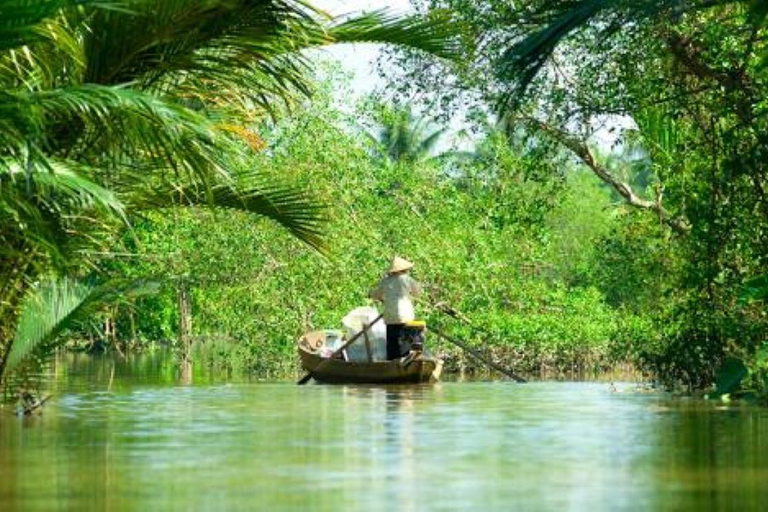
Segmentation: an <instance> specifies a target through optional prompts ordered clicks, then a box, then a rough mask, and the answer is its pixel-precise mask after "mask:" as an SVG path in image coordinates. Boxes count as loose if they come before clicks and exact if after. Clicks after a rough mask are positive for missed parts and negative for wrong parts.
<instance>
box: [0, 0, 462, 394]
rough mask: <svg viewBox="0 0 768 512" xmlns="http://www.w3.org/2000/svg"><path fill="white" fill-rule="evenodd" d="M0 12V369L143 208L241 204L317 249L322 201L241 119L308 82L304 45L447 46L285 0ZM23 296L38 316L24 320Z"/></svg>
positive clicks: (436, 37) (33, 339)
mask: <svg viewBox="0 0 768 512" xmlns="http://www.w3.org/2000/svg"><path fill="white" fill-rule="evenodd" d="M0 12H1V13H2V17H3V19H2V22H0V25H1V27H0V86H2V92H1V93H0V242H2V248H0V251H2V252H0V379H2V378H3V376H4V374H5V372H6V370H7V369H8V367H7V366H6V365H7V364H8V361H9V357H11V356H13V359H12V362H14V363H16V362H18V361H21V359H23V356H25V355H29V354H31V353H32V352H34V349H35V347H39V348H40V350H43V351H45V347H48V348H50V346H49V345H47V342H48V341H50V340H47V339H45V337H46V335H48V336H53V335H55V334H56V333H58V332H60V331H61V330H62V329H63V327H64V326H63V324H62V325H58V324H59V323H61V322H69V320H70V319H71V318H72V317H71V315H70V313H71V311H72V310H73V308H74V309H75V310H77V309H78V306H77V303H79V302H81V301H86V302H89V303H90V301H87V300H86V296H87V294H86V293H85V292H83V293H79V292H77V293H71V292H72V291H73V290H75V291H77V290H79V289H80V287H79V286H78V285H77V284H74V285H72V284H71V283H76V282H77V281H79V280H83V279H88V280H91V281H104V280H105V276H104V274H103V270H104V269H103V268H102V266H101V261H100V260H101V258H102V256H103V255H104V253H109V252H110V250H111V249H113V248H114V247H116V246H117V245H118V241H119V239H120V237H121V236H123V234H124V233H125V232H126V231H127V232H128V233H130V230H131V224H132V223H133V222H134V221H135V219H136V218H139V216H140V215H142V214H150V213H149V212H153V211H159V210H163V209H167V208H176V209H178V208H182V207H187V208H188V207H200V206H205V207H218V208H223V209H227V210H235V211H242V212H247V213H250V214H255V215H259V216H264V217H267V218H270V219H272V220H273V221H276V222H277V223H278V224H280V225H282V226H283V227H284V228H286V229H287V230H288V231H289V232H290V233H291V234H292V235H294V236H296V237H297V238H299V239H301V240H303V241H304V242H306V243H307V244H309V245H311V246H312V247H314V248H315V249H319V250H322V249H323V248H324V241H323V239H322V224H323V222H324V220H325V216H324V214H323V210H324V205H323V204H322V201H320V200H318V198H317V197H313V196H312V195H311V194H310V193H309V192H308V191H307V190H306V189H303V188H299V187H297V186H296V184H293V183H289V182H287V181H286V180H285V179H284V178H283V177H281V176H279V175H277V174H274V173H271V172H269V169H267V168H265V167H264V166H261V167H254V165H253V164H254V161H252V160H249V154H251V153H252V152H254V151H255V150H257V149H258V148H259V147H260V145H261V141H260V140H259V138H258V137H257V136H256V135H255V134H253V133H252V132H250V131H249V130H248V129H247V125H248V124H249V123H252V122H253V120H254V119H260V118H261V119H263V118H265V117H267V115H269V114H274V112H275V111H276V110H277V109H280V108H284V107H286V106H290V105H292V104H295V102H296V100H297V99H299V98H304V97H307V96H308V95H309V94H310V92H311V84H310V82H309V80H308V73H307V71H308V69H309V66H310V60H309V58H308V56H307V55H306V53H305V52H302V50H305V49H307V48H313V47H318V46H324V45H328V44H331V43H337V42H352V41H379V42H390V43H395V44H409V45H412V46H414V47H418V48H421V49H422V50H426V51H428V52H431V53H432V54H434V55H437V56H442V57H450V56H451V55H453V44H452V42H451V40H450V38H448V37H446V34H447V31H446V27H445V25H441V24H440V23H439V22H428V21H425V20H423V19H421V18H403V17H393V16H389V15H387V14H386V13H382V12H378V13H371V14H364V15H361V16H359V17H356V18H346V19H344V20H341V21H339V20H332V19H329V18H328V17H327V15H325V14H323V13H322V12H320V11H316V10H314V9H313V8H311V7H310V6H308V5H306V4H305V3H304V2H294V1H292V0H235V1H229V0H226V1H218V0H213V1H209V2H203V3H201V2H197V1H190V0H126V1H124V2H119V3H112V2H109V3H106V2H99V1H97V0H94V1H77V2H75V1H66V0H62V1H53V0H35V1H29V2H19V1H18V0H2V1H0ZM41 283H43V284H41ZM56 287H58V288H59V289H58V290H56ZM41 290H47V292H46V293H41ZM81 291H82V290H81ZM107 296H108V294H107V295H103V297H107ZM23 308H24V309H26V310H28V311H33V312H37V313H39V314H42V315H43V316H44V319H43V318H41V325H42V326H44V327H45V328H41V329H34V328H33V329H30V328H27V327H26V326H27V325H29V324H28V323H22V324H19V318H20V316H23V315H24V314H25V313H23V312H22V309H23ZM17 325H18V327H19V329H20V330H19V331H18V332H17V333H16V334H15V335H14V334H13V332H14V330H15V329H16V328H17ZM14 346H16V347H23V349H19V348H16V349H14Z"/></svg>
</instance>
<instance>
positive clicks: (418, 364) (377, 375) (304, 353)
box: [298, 337, 443, 384]
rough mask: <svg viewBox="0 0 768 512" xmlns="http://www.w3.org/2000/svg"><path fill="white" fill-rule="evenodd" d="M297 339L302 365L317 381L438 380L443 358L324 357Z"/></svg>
mask: <svg viewBox="0 0 768 512" xmlns="http://www.w3.org/2000/svg"><path fill="white" fill-rule="evenodd" d="M305 339H306V337H305V338H302V340H300V341H299V347H298V349H299V357H300V358H301V366H302V367H303V368H304V369H305V370H306V371H308V372H310V373H312V377H314V379H315V380H317V381H318V382H326V383H329V384H417V383H423V382H435V381H437V380H439V378H440V373H441V372H442V369H443V361H442V360H440V359H437V358H434V357H431V356H427V355H424V354H418V355H416V356H411V357H403V358H401V359H397V360H393V361H373V362H357V361H344V360H342V359H327V358H324V357H321V356H320V355H319V354H318V353H317V351H316V350H312V349H311V348H309V347H308V345H309V344H307V343H306V342H305V341H304V340H305Z"/></svg>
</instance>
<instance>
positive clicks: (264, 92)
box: [0, 0, 768, 394]
mask: <svg viewBox="0 0 768 512" xmlns="http://www.w3.org/2000/svg"><path fill="white" fill-rule="evenodd" d="M11 3H13V2H11ZM33 4H34V2H33ZM192 4H193V3H192V2H188V1H183V0H175V1H170V0H165V1H160V0H156V1H154V2H152V1H137V2H135V5H134V3H132V4H131V5H134V7H135V8H136V9H137V10H138V13H137V12H124V11H122V10H115V9H110V8H108V6H104V5H101V4H99V3H96V2H94V3H93V4H90V3H88V4H86V5H85V6H80V7H72V6H69V4H67V3H66V2H61V3H59V2H43V1H41V2H40V5H39V6H38V7H39V9H38V11H36V13H35V15H34V16H30V17H21V16H20V17H19V19H12V20H11V21H10V22H9V24H7V25H4V27H5V28H3V29H0V52H2V53H0V63H2V66H0V83H2V84H3V85H4V87H5V91H6V92H3V93H2V94H0V112H3V113H4V115H3V117H2V119H0V150H1V152H0V164H1V165H0V184H2V185H3V188H2V189H1V190H0V223H1V224H0V226H1V227H2V232H0V238H1V239H2V241H3V249H2V250H3V251H4V253H3V259H2V260H0V265H1V266H2V268H0V270H1V271H2V272H1V275H2V282H0V299H1V302H0V318H2V320H3V323H2V324H0V342H2V345H0V347H1V349H0V374H2V371H3V368H4V366H5V363H6V361H7V358H8V356H9V355H10V354H12V353H14V351H13V350H12V348H13V345H14V344H17V346H18V347H20V348H17V349H16V353H17V354H22V353H23V354H28V353H30V352H31V351H32V350H33V348H34V346H35V345H36V344H37V343H39V340H41V339H42V338H43V334H44V331H45V332H48V330H49V331H50V332H60V330H61V329H59V328H58V327H56V319H57V318H61V319H65V318H66V317H68V316H69V312H70V311H71V310H73V308H74V309H77V307H78V306H77V304H78V303H79V301H81V300H82V301H85V297H86V295H87V293H86V292H87V289H85V288H83V289H82V290H80V289H79V288H78V286H74V287H69V284H68V283H69V282H70V281H68V279H75V280H78V279H82V278H83V277H84V276H87V275H90V276H91V278H92V279H93V278H94V276H96V277H95V278H96V280H100V281H104V280H107V279H118V280H119V282H122V283H131V282H134V281H135V280H137V279H139V280H140V279H142V278H145V277H148V276H149V277H152V278H154V279H155V280H157V281H158V282H160V283H162V284H163V291H162V292H161V293H159V294H157V295H155V296H152V297H146V298H141V299H139V300H138V302H136V303H135V304H134V305H131V306H130V307H128V306H126V305H125V304H119V305H114V306H112V307H111V309H109V310H106V311H102V312H100V313H98V314H97V315H93V317H92V319H93V320H95V321H96V322H95V324H96V325H100V326H103V332H95V331H94V329H93V328H92V327H88V326H81V327H80V328H79V330H75V331H73V336H72V337H71V338H70V339H71V340H73V341H83V340H87V342H88V343H89V344H91V340H92V339H105V340H106V342H107V344H110V345H112V346H113V347H115V348H118V349H122V348H123V347H130V346H131V344H133V345H136V346H145V345H147V344H149V343H154V342H156V341H159V340H167V341H170V342H172V343H174V344H176V346H177V347H178V348H179V349H180V351H181V352H182V353H183V354H184V356H185V357H187V356H188V355H189V354H188V344H189V342H190V340H193V341H196V344H197V345H198V346H201V347H202V346H207V347H208V349H207V350H206V351H205V352H207V353H208V354H209V355H210V354H211V353H213V354H214V356H215V357H214V359H213V361H214V363H216V364H220V365H222V366H224V367H230V368H232V367H236V366H240V367H243V368H245V369H248V370H251V371H257V372H260V373H262V374H270V373H273V372H278V371H283V370H285V369H288V368H291V367H292V366H293V364H295V363H294V361H295V358H294V357H293V343H294V340H295V339H296V337H297V336H298V335H299V334H300V333H301V332H302V331H303V330H305V329H306V328H309V327H311V326H316V327H331V326H337V325H338V323H339V319H340V317H341V316H343V314H344V313H346V312H347V311H348V310H350V309H352V308H353V307H355V306H358V305H361V304H364V303H366V301H367V299H366V296H367V291H368V290H369V289H370V287H372V286H373V285H374V284H375V282H376V281H377V277H378V276H379V275H380V274H381V271H382V270H383V269H384V267H385V264H386V262H387V261H388V259H389V258H390V257H391V256H392V255H393V254H401V255H404V256H406V257H408V258H409V259H411V260H413V261H415V262H416V263H417V277H418V278H419V279H420V280H422V281H423V282H424V283H425V285H426V288H427V291H428V293H427V298H426V300H425V301H424V303H422V304H421V305H420V308H421V311H422V314H423V315H424V316H426V317H427V319H428V320H429V321H430V322H431V323H434V324H440V325H443V324H450V325H446V328H450V329H452V331H453V332H455V333H457V334H459V335H461V336H465V337H468V338H470V339H472V340H473V341H474V342H476V343H480V342H482V343H483V348H484V349H486V350H491V351H493V352H494V353H495V355H496V356H497V357H501V358H504V359H505V360H506V361H507V362H508V363H512V364H514V365H515V366H517V367H518V368H519V369H523V370H527V371H538V370H550V369H554V370H568V369H571V370H572V369H579V370H584V369H599V368H604V367H606V366H609V365H611V364H614V363H617V362H623V361H628V362H631V363H633V364H634V365H636V366H637V367H639V368H640V369H642V370H643V371H645V372H646V373H647V374H648V375H650V376H652V377H653V378H654V379H656V380H657V381H659V382H662V383H664V384H666V385H668V386H670V387H672V386H678V385H682V386H684V387H686V388H688V389H691V390H693V389H701V388H708V387H712V386H715V387H716V392H717V393H719V394H728V393H730V392H732V391H735V390H737V389H738V388H739V387H741V390H742V391H749V392H758V393H762V394H768V356H767V354H768V312H767V311H766V310H767V308H766V293H767V292H766V290H768V284H767V283H766V276H768V198H766V195H765V188H766V187H767V186H768V165H766V161H767V160H766V149H765V148H766V143H767V142H768V140H767V139H766V137H768V135H766V134H768V103H767V102H766V98H767V97H768V94H766V93H768V90H766V88H768V80H766V79H767V78H768V77H767V76H766V70H767V69H768V67H767V66H766V58H768V29H767V28H766V26H765V14H766V10H765V9H764V8H762V7H761V3H760V2H740V1H723V2H664V1H658V0H647V1H646V0H643V1H641V2H629V1H619V2H604V1H598V0H584V1H581V2H572V1H539V0H527V1H525V2H522V4H519V5H518V4H510V3H509V2H506V1H500V0H485V1H480V2H466V1H464V0H432V1H429V2H423V3H421V4H422V5H421V6H422V8H423V10H424V12H425V14H426V15H427V17H426V18H412V19H396V18H389V17H386V16H384V15H381V14H374V15H369V16H363V17H361V18H358V19H352V20H348V21H345V22H342V23H335V22H333V21H331V20H323V19H321V18H322V16H321V15H320V14H319V13H314V12H312V11H311V10H308V9H307V8H304V7H301V6H300V5H299V4H298V3H297V4H296V5H294V4H293V3H292V2H270V1H264V2H248V1H245V0H243V1H242V2H220V3H217V2H214V3H213V4H215V5H213V4H212V6H211V8H210V9H208V8H203V9H198V8H197V7H195V6H194V5H192ZM30 5H32V4H30ZM159 7H163V8H162V9H159V11H158V12H157V13H156V11H157V9H156V8H159ZM19 12H20V11H19ZM150 13H151V14H150ZM424 20H428V21H424ZM147 23H149V24H150V25H151V28H152V30H148V31H147V33H150V34H151V35H152V36H151V37H149V39H150V40H149V41H145V40H144V38H143V37H142V34H143V33H144V32H142V27H143V26H144V25H146V24H147ZM8 27H10V28H8ZM193 27H194V29H193ZM450 30H453V31H454V32H456V33H457V35H458V37H460V38H461V40H462V43H463V44H462V45H460V49H461V51H462V52H463V54H462V55H461V58H458V59H452V60H451V61H450V62H448V61H443V62H440V63H438V62H436V61H435V60H434V59H433V58H431V57H430V56H427V55H426V54H424V53H415V52H413V51H408V52H403V51H402V50H399V51H398V53H392V54H391V56H392V59H391V60H396V61H398V62H399V63H401V64H403V69H404V70H405V71H404V72H405V74H406V77H407V79H405V80H403V79H396V80H395V81H394V83H393V87H392V89H394V90H396V91H399V93H401V94H400V97H399V98H397V99H398V100H402V99H403V98H404V97H414V95H413V94H412V92H413V91H412V88H413V87H416V88H418V89H419V92H420V93H421V94H419V95H418V96H419V97H422V98H427V99H428V100H429V101H431V104H430V106H433V107H436V108H434V109H423V108H413V107H412V106H411V105H409V104H408V102H407V101H406V102H403V101H393V102H392V103H391V105H396V106H391V105H390V104H388V103H386V102H385V103H384V105H383V106H382V105H381V104H377V106H373V107H372V106H371V104H370V103H366V104H365V105H363V106H361V107H360V108H359V109H358V111H357V112H355V114H354V115H353V116H352V117H353V118H354V119H349V118H348V117H347V116H345V115H343V114H342V113H341V111H340V110H339V109H337V108H336V107H334V105H333V104H332V100H331V99H330V98H331V96H332V94H331V92H330V89H329V88H332V87H342V85H341V84H340V82H338V81H336V82H329V81H327V80H321V82H323V83H325V84H326V89H325V90H324V91H322V93H321V94H319V95H318V96H317V97H316V98H315V99H314V100H313V101H311V102H310V101H309V100H308V99H307V98H308V96H309V93H310V91H311V90H312V88H313V84H312V81H311V79H309V78H308V77H309V75H308V74H307V73H306V70H307V68H308V67H309V65H310V61H309V60H308V59H307V57H306V56H305V55H304V54H302V53H301V52H299V51H298V50H301V49H303V48H307V47H312V46H318V45H322V44H326V43H328V42H334V41H336V42H343V41H353V40H360V39H363V40H385V41H390V42H395V43H409V44H411V46H412V47H413V48H415V49H420V50H424V49H426V50H428V51H429V52H431V53H433V54H437V55H441V56H448V57H452V56H454V55H455V52H456V51H457V48H456V45H455V44H453V43H450V42H448V41H449V38H446V37H445V36H446V32H447V31H450ZM189 31H191V33H190V34H188V32H189ZM165 32H167V34H166V33H165ZM159 34H165V35H162V36H161V35H159ZM107 35H108V36H109V37H107ZM22 55H23V58H22ZM467 105H470V108H469V109H466V106H467ZM296 107H298V108H296ZM459 107H460V109H461V110H465V109H466V112H467V117H468V118H469V119H470V120H471V121H472V126H471V127H470V128H471V130H472V131H473V132H474V134H475V136H476V147H475V148H474V150H473V151H471V152H463V153H462V154H461V155H459V154H453V155H451V154H449V153H444V154H442V155H441V156H440V158H431V157H433V156H434V153H433V152H434V150H435V145H436V142H437V141H438V140H439V139H440V137H442V136H443V135H444V133H445V131H444V129H443V128H441V127H438V126H436V125H434V124H433V123H432V118H430V117H426V116H425V117H419V116H416V115H414V114H413V112H420V111H428V112H430V114H434V115H435V117H442V119H444V120H445V119H448V118H450V117H451V114H452V113H453V112H455V111H456V110H459ZM297 112H298V113H297ZM361 127H375V128H374V130H373V133H372V134H370V135H368V136H366V134H365V133H363V132H364V131H365V130H362V129H361ZM372 145H373V148H374V149H373V151H372V150H371V147H372ZM198 205H208V206H221V207H223V208H224V209H223V210H211V211H201V210H199V209H181V208H178V206H198ZM171 206H174V207H175V208H168V207H171ZM248 213H250V214H254V213H255V214H259V215H261V216H262V217H265V218H262V219H254V217H253V216H252V215H248ZM274 222H277V223H278V224H280V225H282V226H283V227H284V228H287V231H282V230H278V229H275V225H274ZM291 235H293V237H292V236H291ZM295 237H298V238H300V239H302V240H304V241H305V242H307V243H308V245H307V246H302V245H300V244H298V243H297V242H296V239H295ZM317 249H320V250H321V251H322V252H323V253H324V255H321V254H319V253H318V251H317ZM51 276H56V277H58V278H60V279H61V282H62V283H63V284H62V286H61V288H60V289H59V292H56V291H55V290H51V291H50V293H49V292H48V291H46V290H48V287H47V285H46V283H48V282H49V279H50V278H51ZM73 282H74V281H73ZM72 290H74V291H75V292H77V293H69V292H70V291H72ZM80 291H82V292H83V293H80ZM43 292H45V293H43ZM44 296H45V297H48V302H49V303H50V304H51V305H52V307H51V308H50V311H47V313H51V314H50V315H41V318H43V319H44V320H45V321H44V322H42V323H41V325H42V326H43V327H45V329H43V328H42V327H41V328H38V327H39V326H38V327H34V326H33V327H29V326H32V325H33V324H34V322H30V321H29V318H32V317H29V316H26V317H24V316H22V317H21V318H22V319H25V320H24V321H23V322H21V323H19V322H18V320H19V318H20V311H21V309H22V306H23V305H24V304H27V305H28V307H29V308H32V309H31V311H35V308H36V307H37V308H38V311H39V310H40V306H39V304H37V305H36V304H34V303H33V302H32V298H34V297H44ZM25 297H26V298H25ZM41 300H42V299H41ZM44 303H45V302H44ZM441 305H442V307H443V308H445V307H450V308H454V310H456V311H459V312H460V314H459V315H458V316H459V317H462V316H463V318H465V319H469V320H470V322H469V323H468V322H460V321H457V320H449V319H447V318H446V317H445V316H444V315H441V314H440V312H439V309H440V306H441ZM64 306H66V307H64ZM190 321H191V324H190ZM17 324H19V325H20V327H23V329H22V331H23V332H26V333H27V334H28V335H26V337H24V336H23V332H22V334H20V335H19V336H21V337H13V336H12V335H11V331H12V328H13V327H15V326H16V325H17ZM48 327H50V329H48ZM35 340H38V341H35ZM444 350H446V351H449V349H448V348H444ZM19 351H21V352H19ZM449 352H450V351H449ZM449 355H450V356H455V355H456V354H455V353H449ZM218 356H221V357H218ZM20 357H21V356H20V355H15V356H14V361H16V360H18V359H19V358H20ZM452 361H455V362H457V363H459V364H463V361H461V359H460V358H454V359H452Z"/></svg>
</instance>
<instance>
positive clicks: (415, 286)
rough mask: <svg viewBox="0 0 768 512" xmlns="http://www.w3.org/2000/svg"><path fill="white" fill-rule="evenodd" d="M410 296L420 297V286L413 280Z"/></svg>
mask: <svg viewBox="0 0 768 512" xmlns="http://www.w3.org/2000/svg"><path fill="white" fill-rule="evenodd" d="M411 295H413V296H414V297H418V296H419V295H421V285H420V284H419V282H418V281H416V280H415V279H414V278H411Z"/></svg>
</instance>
